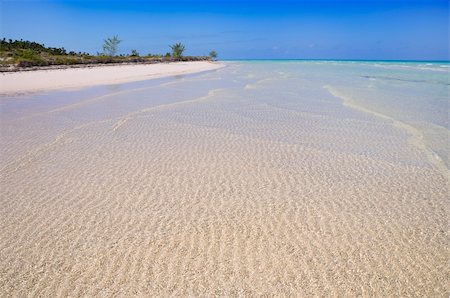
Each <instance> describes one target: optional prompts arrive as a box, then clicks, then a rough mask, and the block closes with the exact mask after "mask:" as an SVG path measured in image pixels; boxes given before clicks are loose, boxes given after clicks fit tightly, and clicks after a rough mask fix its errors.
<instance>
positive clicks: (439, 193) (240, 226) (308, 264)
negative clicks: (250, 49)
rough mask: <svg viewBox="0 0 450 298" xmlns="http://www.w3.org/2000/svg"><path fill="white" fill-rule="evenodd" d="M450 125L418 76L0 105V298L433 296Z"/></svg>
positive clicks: (429, 77)
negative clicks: (281, 295) (35, 297)
mask: <svg viewBox="0 0 450 298" xmlns="http://www.w3.org/2000/svg"><path fill="white" fill-rule="evenodd" d="M447 113H448V68H447V66H446V65H438V64H431V65H428V64H418V63H378V62H366V63H362V62H323V61H301V62H299V61H285V62H279V61H266V62H228V63H227V67H225V68H222V69H220V70H217V71H212V72H205V73H201V74H196V75H188V76H179V77H175V78H166V79H159V80H152V81H143V82H136V83H128V84H118V85H111V86H98V87H93V88H85V89H80V90H63V91H54V92H46V93H37V94H22V95H17V96H8V97H5V96H3V97H1V98H0V141H1V146H0V206H1V208H0V239H1V241H0V251H1V258H0V268H2V270H0V292H1V293H5V295H7V296H12V297H14V296H30V295H31V296H50V297H51V296H94V297H95V296H125V297H129V296H136V295H137V296H143V297H146V296H162V297H167V296H201V297H203V296H217V295H220V296H232V297H233V296H261V295H268V296H276V295H279V294H280V293H284V294H285V295H286V296H301V297H310V296H327V295H331V296H337V297H348V296H350V297H353V296H382V297H397V296H420V297H433V296H445V294H446V293H448V286H447V284H448V283H446V281H447V274H446V273H447V271H448V270H447V267H446V264H447V259H448V239H447V237H446V233H445V231H447V228H448V214H449V213H448V206H449V204H448V180H447V178H446V177H445V175H446V173H447V168H446V166H445V164H444V160H445V157H446V156H447V154H448V147H447V144H446V141H447V136H448V119H447ZM436 154H438V156H437V157H436ZM439 156H440V157H439Z"/></svg>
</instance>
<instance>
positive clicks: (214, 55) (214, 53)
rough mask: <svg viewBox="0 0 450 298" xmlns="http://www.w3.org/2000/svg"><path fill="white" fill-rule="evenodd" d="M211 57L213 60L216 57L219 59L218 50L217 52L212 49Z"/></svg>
mask: <svg viewBox="0 0 450 298" xmlns="http://www.w3.org/2000/svg"><path fill="white" fill-rule="evenodd" d="M209 57H210V58H211V59H212V60H216V59H217V52H216V51H211V52H209Z"/></svg>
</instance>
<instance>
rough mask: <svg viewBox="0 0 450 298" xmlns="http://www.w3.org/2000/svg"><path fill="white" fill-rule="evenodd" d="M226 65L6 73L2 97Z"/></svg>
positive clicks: (0, 77)
mask: <svg viewBox="0 0 450 298" xmlns="http://www.w3.org/2000/svg"><path fill="white" fill-rule="evenodd" d="M223 66H224V64H221V63H217V62H209V61H195V62H172V63H156V64H136V65H109V66H108V65H103V66H101V65H99V66H93V67H80V68H67V69H50V70H36V71H20V72H11V73H9V72H6V73H1V74H0V94H14V93H24V92H36V91H45V90H53V89H61V88H80V87H87V86H94V85H107V84H117V83H126V82H133V81H140V80H148V79H155V78H161V77H167V76H174V75H181V74H189V73H196V72H202V71H207V70H213V69H218V68H221V67H223Z"/></svg>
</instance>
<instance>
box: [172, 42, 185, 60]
mask: <svg viewBox="0 0 450 298" xmlns="http://www.w3.org/2000/svg"><path fill="white" fill-rule="evenodd" d="M170 48H171V49H172V56H173V57H174V58H181V57H182V56H183V52H184V50H185V47H184V45H183V44H182V43H180V42H177V43H176V44H174V45H171V46H170Z"/></svg>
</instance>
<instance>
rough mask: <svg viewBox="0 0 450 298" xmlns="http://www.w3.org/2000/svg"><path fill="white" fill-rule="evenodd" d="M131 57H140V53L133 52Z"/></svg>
mask: <svg viewBox="0 0 450 298" xmlns="http://www.w3.org/2000/svg"><path fill="white" fill-rule="evenodd" d="M130 56H131V57H139V53H138V51H136V50H131V55H130Z"/></svg>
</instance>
